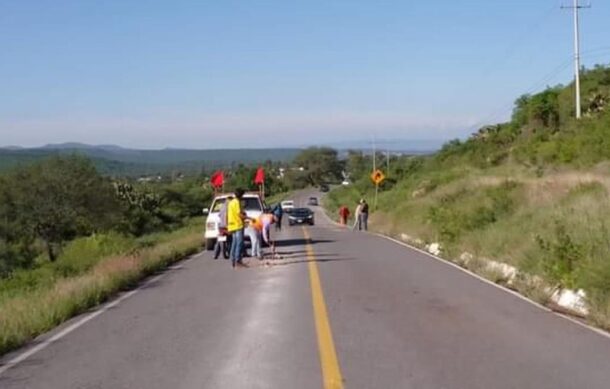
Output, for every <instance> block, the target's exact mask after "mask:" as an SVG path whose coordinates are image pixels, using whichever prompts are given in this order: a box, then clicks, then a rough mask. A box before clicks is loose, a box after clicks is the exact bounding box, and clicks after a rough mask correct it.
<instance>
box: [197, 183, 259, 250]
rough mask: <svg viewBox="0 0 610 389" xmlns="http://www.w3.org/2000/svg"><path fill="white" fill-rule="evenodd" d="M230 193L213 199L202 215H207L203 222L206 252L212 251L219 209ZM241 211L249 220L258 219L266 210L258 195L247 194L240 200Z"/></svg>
mask: <svg viewBox="0 0 610 389" xmlns="http://www.w3.org/2000/svg"><path fill="white" fill-rule="evenodd" d="M229 196H233V194H231V193H223V194H219V195H217V196H216V197H214V200H213V201H212V206H211V207H210V208H205V209H204V210H203V214H204V215H207V219H206V222H205V247H206V249H207V250H212V249H213V248H214V245H215V244H216V239H218V223H219V221H220V216H219V213H220V207H221V206H222V205H223V204H224V203H225V202H226V201H227V198H228V197H229ZM241 204H242V209H243V210H244V211H245V212H246V216H248V217H251V218H257V217H259V216H260V215H261V214H262V213H263V212H264V210H265V209H266V205H265V202H264V201H263V200H262V199H261V197H260V195H259V194H258V193H251V192H247V193H245V194H244V196H243V197H242V199H241Z"/></svg>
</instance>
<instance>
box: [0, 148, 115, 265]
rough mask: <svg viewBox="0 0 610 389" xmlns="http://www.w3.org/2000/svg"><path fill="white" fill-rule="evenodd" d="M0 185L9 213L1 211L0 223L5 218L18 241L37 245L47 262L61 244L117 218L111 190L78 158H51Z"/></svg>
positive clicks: (18, 172) (54, 255) (8, 178)
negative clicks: (37, 242) (38, 242)
mask: <svg viewBox="0 0 610 389" xmlns="http://www.w3.org/2000/svg"><path fill="white" fill-rule="evenodd" d="M4 180H5V185H3V188H4V189H3V200H4V201H6V204H7V205H8V208H10V209H11V210H12V211H11V213H9V214H8V215H7V213H6V212H7V211H6V208H7V207H5V208H4V211H3V212H4V215H0V218H3V216H4V218H6V217H11V218H12V219H13V223H14V224H15V225H16V226H18V228H19V230H20V231H21V234H22V235H23V238H22V239H34V238H36V239H40V240H42V241H43V242H44V245H45V248H46V251H47V254H48V256H49V259H50V260H51V261H54V260H55V259H56V257H57V250H58V249H59V248H61V246H62V244H63V243H64V242H65V241H67V240H70V239H73V238H75V237H77V236H82V235H88V234H91V233H93V232H95V231H98V230H101V229H105V228H108V227H110V226H111V225H112V224H113V223H114V221H115V220H117V218H118V217H119V215H120V207H119V205H118V203H117V200H116V198H115V195H114V190H113V188H112V185H111V184H110V182H108V181H107V180H106V179H104V178H102V177H101V176H100V175H99V174H98V173H97V171H96V169H95V167H94V165H93V164H92V163H91V161H89V160H88V159H86V158H84V157H80V156H69V157H53V158H50V159H47V160H44V161H41V162H38V163H36V164H33V165H30V166H28V167H25V168H20V169H17V170H16V171H14V172H13V173H11V174H9V175H7V176H6V177H5V179H4ZM9 238H10V237H9Z"/></svg>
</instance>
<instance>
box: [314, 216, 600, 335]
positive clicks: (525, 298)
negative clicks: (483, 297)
mask: <svg viewBox="0 0 610 389" xmlns="http://www.w3.org/2000/svg"><path fill="white" fill-rule="evenodd" d="M322 213H323V214H324V216H325V217H326V219H328V221H329V222H331V223H332V224H334V225H337V226H341V227H342V228H343V229H344V230H345V229H346V228H345V226H342V225H341V224H339V223H337V222H336V221H334V220H333V219H331V217H330V216H328V214H327V213H326V210H322ZM367 233H368V234H371V235H373V236H377V237H380V238H383V239H387V240H389V241H391V242H394V243H396V244H398V245H401V246H403V247H406V248H409V249H411V250H414V251H417V252H419V253H421V254H424V255H426V256H428V257H430V258H434V259H436V260H437V261H439V262H441V263H444V264H445V265H449V266H452V267H454V268H456V269H457V270H459V271H461V272H464V273H466V274H468V275H470V276H472V277H474V278H476V279H478V280H480V281H482V282H484V283H486V284H488V285H491V286H493V287H496V288H498V289H500V290H502V291H504V292H506V293H510V294H511V295H513V296H515V297H517V298H519V299H521V300H523V301H525V302H528V303H530V304H532V305H533V306H535V307H537V308H539V309H542V310H543V311H545V312H549V313H552V314H553V315H555V316H558V317H561V318H563V319H565V320H568V321H570V322H572V323H574V324H577V325H579V326H581V327H583V328H586V329H588V330H590V331H593V332H595V333H596V334H598V335H601V336H603V337H605V338H607V339H610V333H608V332H606V331H604V330H602V329H600V328H596V327H593V326H592V325H589V324H587V323H583V322H582V321H580V320H577V319H574V318H573V317H570V316H568V315H565V314H563V313H560V312H556V311H553V310H552V309H550V308H548V307H545V306H544V305H542V304H540V303H537V302H536V301H534V300H531V299H529V298H527V297H525V296H524V295H522V294H520V293H519V292H515V291H514V290H511V289H508V288H507V287H505V286H502V285H498V284H496V283H495V282H492V281H490V280H488V279H486V278H483V277H481V276H480V275H478V274H476V273H473V272H472V271H470V270H468V269H465V268H463V267H461V266H459V265H457V264H455V263H453V262H451V261H449V260H448V259H445V258H442V257H437V256H435V255H432V254H430V253H429V252H427V251H424V250H422V249H420V248H417V247H415V246H411V245H410V244H408V243H405V242H403V241H401V240H398V239H395V238H392V237H391V236H387V235H384V234H380V233H377V232H367Z"/></svg>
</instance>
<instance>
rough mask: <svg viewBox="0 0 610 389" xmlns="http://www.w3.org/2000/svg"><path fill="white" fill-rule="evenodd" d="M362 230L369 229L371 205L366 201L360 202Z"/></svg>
mask: <svg viewBox="0 0 610 389" xmlns="http://www.w3.org/2000/svg"><path fill="white" fill-rule="evenodd" d="M359 229H360V230H364V231H368V229H369V204H368V203H367V202H366V200H365V199H362V200H360V228H359Z"/></svg>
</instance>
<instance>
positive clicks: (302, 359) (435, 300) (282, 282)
mask: <svg viewBox="0 0 610 389" xmlns="http://www.w3.org/2000/svg"><path fill="white" fill-rule="evenodd" d="M303 196H304V195H302V196H301V197H299V198H298V199H297V201H302V199H303V198H304V197H303ZM306 236H307V237H309V238H310V239H309V240H307V239H305V237H306ZM280 238H281V240H282V245H281V247H279V251H280V252H281V253H282V255H283V256H284V258H283V259H282V260H277V261H273V262H272V263H270V265H265V263H262V264H261V263H259V262H258V261H256V262H253V263H252V266H251V267H250V268H244V269H238V270H232V269H231V267H230V265H229V263H228V261H224V260H218V261H214V260H212V259H211V258H210V256H209V254H207V253H204V254H202V255H199V256H197V257H195V258H193V259H191V260H188V261H186V262H183V263H182V264H181V265H180V266H179V267H178V268H176V269H173V270H170V271H168V272H167V274H165V275H164V276H163V277H162V278H160V279H159V280H157V281H155V282H153V283H149V284H147V285H146V286H145V287H144V288H142V289H141V290H140V291H138V292H137V293H136V294H134V295H133V296H131V297H129V298H128V299H125V300H124V301H122V302H121V303H120V304H118V305H116V306H115V307H113V308H112V309H109V310H108V311H106V312H104V313H103V314H101V315H99V316H97V317H95V318H93V319H92V320H90V321H88V322H86V323H85V324H83V325H82V326H80V327H78V328H77V329H75V330H74V331H71V332H69V333H68V334H67V335H66V336H64V337H62V338H61V339H59V340H57V341H56V342H53V343H51V344H50V345H49V346H48V347H46V348H44V349H43V350H41V351H39V352H37V353H35V354H34V355H32V356H31V357H29V358H28V359H26V360H25V361H23V362H21V363H20V364H18V365H16V366H14V367H12V368H11V369H9V370H7V371H6V372H4V373H3V374H2V375H0V387H1V388H3V389H16V388H28V389H37V388H41V389H42V388H44V389H70V388H112V389H116V388H149V389H155V388H159V389H167V388H171V389H180V388H185V389H187V388H316V387H324V386H325V384H326V387H333V383H334V386H335V387H340V385H341V382H337V381H336V380H337V379H339V380H342V382H343V384H344V385H345V387H349V388H418V389H422V388H434V389H438V388H467V389H474V388H484V389H488V388H540V389H544V388H549V389H559V388H588V389H590V388H604V389H607V388H608V387H610V340H609V339H607V338H605V337H603V336H601V335H599V334H596V333H594V332H592V331H590V330H588V329H586V328H583V327H581V326H579V325H576V324H574V323H572V322H569V321H567V320H565V319H563V318H560V317H558V316H556V315H554V314H552V313H549V312H546V311H543V310H541V309H539V308H537V307H535V306H534V305H532V304H529V303H527V302H525V301H523V300H521V299H519V298H517V297H515V296H513V295H511V294H509V293H506V292H504V291H502V290H500V289H498V288H495V287H493V286H490V285H488V284H485V283H483V282H482V281H480V280H478V279H476V278H474V277H471V276H469V275H468V274H465V273H463V272H461V271H459V270H457V269H455V268H453V267H451V266H448V265H446V264H443V263H442V262H439V261H437V260H434V259H432V258H430V257H428V256H426V255H424V254H421V253H418V252H416V251H413V250H410V249H407V248H405V247H403V246H401V245H398V244H396V243H393V242H390V241H388V240H385V239H383V238H379V237H376V236H373V235H369V234H363V233H357V232H352V231H346V230H342V229H340V228H338V227H336V226H334V225H332V224H330V223H329V222H328V221H326V220H325V218H324V217H323V216H322V215H320V214H318V215H317V225H316V227H313V228H306V229H303V228H301V227H292V228H285V230H284V231H283V232H282V233H281V234H280ZM317 281H319V283H318V282H317ZM312 302H313V304H312ZM78 319H79V318H77V319H75V320H74V321H72V322H71V323H68V324H66V325H65V326H62V328H59V329H58V330H57V331H54V332H53V333H52V334H49V335H47V336H46V337H43V338H42V339H41V341H44V340H45V339H48V338H49V337H50V336H52V335H53V334H57V333H59V332H60V331H61V330H62V329H65V328H67V327H68V326H69V325H70V324H72V323H75V322H76V321H78ZM23 351H24V350H20V351H18V352H17V353H14V354H12V355H9V356H8V357H7V358H5V359H4V360H3V363H6V361H8V360H9V359H11V358H14V357H15V356H17V355H19V354H20V353H22V352H23ZM333 380H335V381H333Z"/></svg>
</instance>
